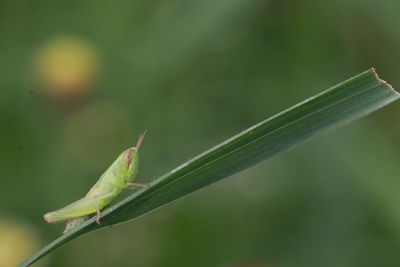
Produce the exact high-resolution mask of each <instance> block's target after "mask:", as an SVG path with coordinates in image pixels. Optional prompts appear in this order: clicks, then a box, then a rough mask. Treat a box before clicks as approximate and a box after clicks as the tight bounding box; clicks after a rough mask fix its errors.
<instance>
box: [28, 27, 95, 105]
mask: <svg viewBox="0 0 400 267" xmlns="http://www.w3.org/2000/svg"><path fill="white" fill-rule="evenodd" d="M35 68H36V73H37V75H38V79H39V82H40V85H41V87H43V89H44V90H45V92H46V93H47V94H49V95H50V96H53V97H57V98H76V97H81V96H84V95H86V94H87V93H88V91H90V89H91V88H92V86H93V83H94V81H95V78H96V76H97V74H98V71H99V68H100V63H99V56H98V54H97V52H96V50H95V48H94V47H93V46H92V45H91V44H90V43H89V42H87V41H85V40H83V39H80V38H77V37H73V36H68V35H59V36H56V37H54V38H52V39H50V40H49V41H48V42H47V43H45V44H44V45H43V46H42V48H41V49H40V50H39V51H38V53H37V56H36V61H35Z"/></svg>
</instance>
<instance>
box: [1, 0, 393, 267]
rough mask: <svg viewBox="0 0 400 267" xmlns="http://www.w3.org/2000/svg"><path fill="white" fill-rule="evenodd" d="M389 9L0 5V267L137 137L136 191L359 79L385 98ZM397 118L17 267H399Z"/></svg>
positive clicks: (365, 123) (220, 0)
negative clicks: (378, 85)
mask: <svg viewBox="0 0 400 267" xmlns="http://www.w3.org/2000/svg"><path fill="white" fill-rule="evenodd" d="M399 12H400V2H399V1H397V0H383V1H375V0H362V1H361V0H337V1H320V0H304V1H282V0H270V1H268V0H217V1H215V0H187V1H182V0H163V1H123V0H121V1H91V0H85V1H76V0H71V1H48V0H39V1H28V0H17V1H11V0H5V1H0V36H1V37H0V38H1V42H0V122H1V126H0V129H1V131H0V133H1V138H0V201H1V202H0V203H1V204H0V212H1V213H0V267H8V266H14V265H15V264H16V263H19V262H20V261H21V260H23V259H25V258H26V257H28V256H30V254H32V253H33V252H34V251H36V250H37V249H39V248H40V247H42V246H43V245H45V244H47V243H48V242H50V241H52V240H53V239H55V238H56V237H58V236H59V235H60V233H61V232H62V230H63V227H64V225H62V224H57V225H49V224H46V223H45V222H44V221H43V217H42V216H43V214H44V213H45V212H48V211H51V210H54V209H57V208H60V207H62V206H64V205H66V204H68V203H70V202H72V201H74V200H76V199H78V198H80V197H82V196H83V195H84V194H85V193H86V192H87V190H88V189H89V188H90V187H91V185H92V184H94V182H95V181H96V180H97V178H98V177H99V176H100V175H101V174H102V172H103V171H104V170H105V169H106V167H107V166H108V165H109V164H111V162H112V161H113V160H114V158H115V157H116V156H117V155H118V154H119V153H120V152H121V151H122V150H123V149H125V148H126V147H129V146H131V145H133V144H134V143H135V142H136V140H137V137H138V135H139V133H140V132H141V131H142V130H144V129H148V130H149V132H148V135H147V137H146V140H145V141H144V144H143V150H142V151H141V167H140V175H139V176H140V178H139V180H138V182H149V181H152V180H153V179H156V178H157V177H158V176H159V175H161V174H163V173H165V172H167V171H169V170H171V169H172V168H174V167H176V166H177V165H178V164H180V163H183V162H185V161H186V160H188V159H190V158H191V157H192V156H195V155H197V154H198V153H200V152H202V151H204V150H205V149H208V148H209V147H211V146H213V145H215V144H217V143H218V142H221V141H223V140H225V139H226V138H228V137H230V136H232V135H233V134H236V133H238V132H239V131H241V130H243V129H245V128H247V127H249V126H251V125H253V124H255V123H257V122H259V121H261V120H263V119H266V118H267V117H269V116H271V115H273V114H275V113H277V112H279V111H281V110H283V109H285V108H287V107H289V106H291V105H293V104H295V103H297V102H299V101H301V100H303V99H305V98H307V97H309V96H312V95H314V94H316V93H319V92H320V91H321V90H322V89H325V88H328V87H330V86H332V85H334V84H336V83H338V82H341V81H343V80H345V79H347V78H349V77H351V76H353V75H355V74H358V73H360V72H361V71H364V70H366V69H368V68H369V67H371V66H373V67H375V68H376V69H377V71H378V72H379V73H380V74H381V76H382V78H384V79H386V80H387V81H389V82H390V83H392V84H393V85H394V86H395V87H396V86H397V87H398V86H400V79H399V75H398V73H399V72H398V67H399V63H398V59H399V56H400V31H399V30H398V25H399V24H400V17H399V16H398V13H399ZM399 113H400V106H399V104H398V103H395V104H393V105H391V106H389V107H387V108H385V109H384V110H382V111H379V112H378V113H376V114H373V115H372V116H369V117H367V118H365V119H363V120H361V121H358V122H356V123H353V124H351V125H349V126H346V127H344V128H342V129H340V130H336V131H334V132H331V133H330V134H328V135H324V136H322V137H319V138H317V139H316V140H313V141H312V142H309V143H307V144H306V145H303V146H301V147H300V148H298V149H296V150H293V151H290V152H289V153H286V154H285V155H283V156H280V157H278V158H275V159H273V160H270V161H268V162H264V163H262V164H259V165H257V166H256V167H253V168H251V169H249V170H246V171H244V172H241V173H240V174H237V175H235V176H233V177H230V178H228V179H226V180H223V181H221V182H219V183H217V184H214V185H212V186H209V187H207V188H205V189H203V190H200V191H199V192H196V193H194V194H192V195H190V196H188V197H185V198H184V199H180V200H178V201H176V202H174V203H172V204H170V205H168V206H165V207H162V208H160V209H158V210H157V211H155V212H152V213H150V214H147V215H146V216H144V217H141V218H139V219H137V220H135V221H133V222H130V223H127V224H123V225H120V226H116V227H113V228H109V229H106V230H101V231H97V232H93V233H90V234H88V235H84V236H83V237H81V238H79V239H78V240H74V241H73V242H71V243H69V244H68V245H66V246H65V247H63V248H62V249H60V250H57V251H56V252H55V253H53V254H51V255H50V256H48V257H47V258H46V259H45V260H41V261H40V262H38V264H35V265H34V266H144V267H146V266H221V267H256V266H257V267H258V266H265V267H280V266H308V267H309V266H325V267H329V266H332V267H336V266H400V253H399V250H400V205H399V203H400V180H399V177H400V170H399V168H397V167H398V162H399V161H400V152H399V147H400V142H399V137H398V136H400V125H399V123H398V119H397V118H398V114H399Z"/></svg>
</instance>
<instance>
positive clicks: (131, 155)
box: [123, 131, 146, 182]
mask: <svg viewBox="0 0 400 267" xmlns="http://www.w3.org/2000/svg"><path fill="white" fill-rule="evenodd" d="M145 134H146V131H144V132H143V133H142V134H140V136H139V139H138V141H137V143H136V146H135V147H130V148H128V149H127V150H125V152H124V155H123V160H124V162H125V163H126V164H127V167H128V175H127V176H128V177H127V180H128V182H133V180H135V178H136V173H137V170H138V165H139V157H138V152H139V148H140V145H141V144H142V142H143V138H144V136H145Z"/></svg>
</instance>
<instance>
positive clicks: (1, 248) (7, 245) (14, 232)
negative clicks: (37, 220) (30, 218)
mask: <svg viewBox="0 0 400 267" xmlns="http://www.w3.org/2000/svg"><path fill="white" fill-rule="evenodd" d="M39 248H40V242H39V241H38V239H37V237H36V234H35V233H34V232H33V230H32V229H31V228H30V227H28V226H26V225H24V224H22V223H19V222H16V221H13V220H8V219H0V267H14V266H18V264H20V263H21V262H22V261H24V260H26V259H27V258H28V257H29V256H31V255H32V254H33V253H34V252H35V251H36V250H38V249H39Z"/></svg>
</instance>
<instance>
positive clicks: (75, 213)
mask: <svg viewBox="0 0 400 267" xmlns="http://www.w3.org/2000/svg"><path fill="white" fill-rule="evenodd" d="M145 134H146V131H144V132H143V133H142V134H141V135H140V136H139V139H138V141H137V144H136V146H135V147H131V148H128V149H127V150H125V151H124V152H122V153H121V154H120V155H119V156H118V158H117V159H116V160H115V161H114V162H113V164H111V166H110V167H108V169H107V170H106V171H105V172H104V173H103V175H102V176H101V177H100V179H99V180H98V181H97V182H96V184H95V185H94V186H93V187H92V188H91V189H90V191H89V192H88V193H87V194H86V196H85V197H84V198H81V199H80V200H77V201H75V202H73V203H71V204H70V205H68V206H66V207H64V208H61V209H59V210H56V211H52V212H48V213H46V214H45V215H44V219H45V220H46V222H48V223H57V222H61V221H65V220H68V222H67V225H66V228H65V231H64V233H65V232H67V231H69V230H71V229H72V228H74V227H75V226H77V225H79V224H81V223H82V222H84V221H85V220H87V219H88V218H89V217H88V215H90V214H94V213H96V214H97V217H96V222H97V224H100V210H102V209H103V208H104V207H106V206H107V205H108V204H110V202H111V201H112V200H113V199H114V198H115V197H117V196H118V195H119V194H120V193H121V191H122V190H123V189H125V188H128V187H130V188H133V189H137V188H142V187H147V186H148V185H145V184H138V183H134V181H135V179H136V176H137V172H138V165H139V157H138V152H139V148H140V145H141V144H142V141H143V138H144V136H145Z"/></svg>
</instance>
